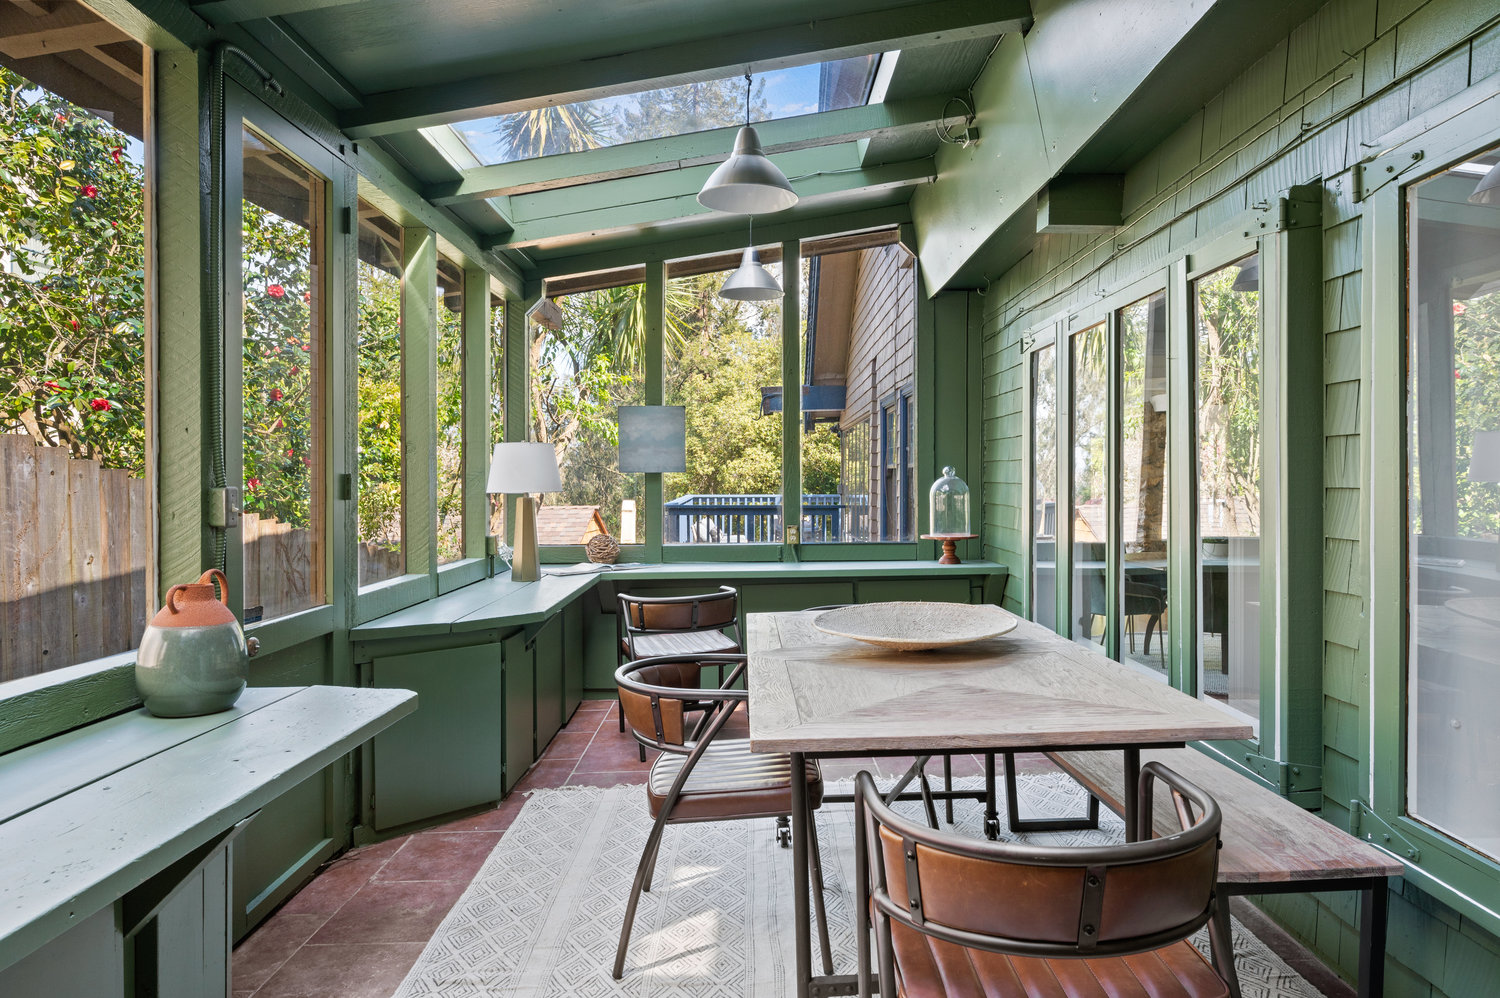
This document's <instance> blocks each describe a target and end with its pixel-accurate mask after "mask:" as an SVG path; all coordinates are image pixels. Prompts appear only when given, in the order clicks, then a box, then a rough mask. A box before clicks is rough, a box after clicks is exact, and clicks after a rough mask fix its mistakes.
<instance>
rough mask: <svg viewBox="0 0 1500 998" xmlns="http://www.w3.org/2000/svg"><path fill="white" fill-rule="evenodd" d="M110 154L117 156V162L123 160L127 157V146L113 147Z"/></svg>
mask: <svg viewBox="0 0 1500 998" xmlns="http://www.w3.org/2000/svg"><path fill="white" fill-rule="evenodd" d="M109 154H110V155H111V156H113V157H114V158H115V162H116V163H118V162H120V160H122V159H124V158H125V147H124V146H115V147H114V148H113V149H111V150H110V151H109Z"/></svg>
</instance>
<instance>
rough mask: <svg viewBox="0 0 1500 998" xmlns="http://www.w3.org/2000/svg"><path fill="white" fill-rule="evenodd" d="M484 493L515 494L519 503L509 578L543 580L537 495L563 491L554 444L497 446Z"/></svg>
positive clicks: (491, 459)
mask: <svg viewBox="0 0 1500 998" xmlns="http://www.w3.org/2000/svg"><path fill="white" fill-rule="evenodd" d="M485 491H486V492H488V493H490V494H491V495H496V494H499V493H509V494H514V495H516V496H517V497H518V499H517V502H516V526H515V545H514V547H515V555H514V557H513V558H512V559H511V563H510V577H511V578H512V579H514V580H515V581H516V582H535V581H536V580H538V579H540V578H541V577H542V566H541V563H540V562H539V560H538V558H537V547H536V500H535V499H533V498H532V493H534V492H561V491H562V477H561V476H560V475H559V474H558V471H557V454H556V452H555V451H553V449H552V445H551V444H537V443H508V444H496V445H495V452H494V454H493V455H492V456H491V457H490V479H489V483H488V484H487V485H486V486H485Z"/></svg>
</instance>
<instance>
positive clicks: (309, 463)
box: [302, 457, 312, 468]
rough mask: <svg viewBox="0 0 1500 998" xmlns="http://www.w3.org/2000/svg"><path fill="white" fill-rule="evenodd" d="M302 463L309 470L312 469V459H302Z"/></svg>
mask: <svg viewBox="0 0 1500 998" xmlns="http://www.w3.org/2000/svg"><path fill="white" fill-rule="evenodd" d="M302 463H303V464H305V465H307V466H308V467H309V468H311V467H312V458H310V457H304V458H303V459H302Z"/></svg>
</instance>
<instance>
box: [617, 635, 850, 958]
mask: <svg viewBox="0 0 1500 998" xmlns="http://www.w3.org/2000/svg"><path fill="white" fill-rule="evenodd" d="M677 663H690V664H700V665H717V666H719V671H720V676H721V677H722V678H721V681H720V685H719V688H718V689H716V690H704V689H697V690H692V691H691V693H692V700H689V699H688V698H687V697H686V696H684V693H686V692H688V691H685V690H683V689H682V688H680V687H673V686H655V685H651V684H649V683H643V682H640V681H639V680H637V679H635V678H634V674H635V673H637V672H640V671H641V670H642V669H647V668H650V667H652V666H658V665H669V664H677ZM726 665H732V666H733V668H732V669H731V670H730V672H729V674H728V676H727V677H724V675H723V669H724V666H726ZM744 673H745V656H744V655H659V656H656V657H654V658H643V659H636V660H635V661H632V662H627V663H625V664H624V665H622V666H620V668H618V669H617V670H615V683H616V684H617V685H618V686H619V687H620V688H621V689H623V690H628V691H629V692H631V693H635V694H638V695H641V696H645V697H648V698H649V699H650V703H651V717H652V720H653V722H654V727H655V731H654V732H653V733H652V735H647V734H644V733H642V732H641V731H640V730H639V729H638V728H636V727H635V725H633V724H632V725H631V728H630V731H631V734H632V735H634V736H635V739H636V741H638V742H640V743H641V746H642V750H643V751H644V749H646V748H653V749H656V750H658V751H660V752H670V753H672V754H675V755H682V756H686V759H684V761H683V764H682V767H681V769H680V770H678V773H677V777H676V779H674V780H673V781H672V786H671V788H670V789H669V790H668V791H667V795H666V798H665V799H664V800H663V801H662V805H661V810H660V811H659V812H658V814H657V816H656V822H655V824H653V825H652V827H651V834H650V835H649V836H648V837H647V839H646V847H645V849H644V850H642V852H641V861H640V864H639V865H638V866H637V867H636V871H635V881H634V883H633V884H632V885H631V888H630V902H629V904H628V905H627V906H626V908H625V924H624V925H622V926H621V927H620V943H619V946H618V947H617V948H616V950H615V965H614V970H613V974H614V978H615V980H619V979H620V977H621V976H622V975H623V974H624V973H625V953H626V950H627V949H628V948H629V945H630V932H631V929H632V927H633V926H634V924H635V913H636V908H637V906H638V905H639V903H640V899H641V892H642V891H650V890H651V880H652V878H653V877H654V875H655V872H656V857H657V853H658V852H659V850H660V848H661V840H662V833H663V832H664V831H665V830H666V827H667V825H669V824H686V823H690V822H699V821H738V820H741V819H745V818H778V819H780V818H783V817H784V812H782V811H756V812H745V813H741V814H735V815H733V816H715V817H711V818H677V819H674V818H673V817H672V811H673V809H674V808H675V807H676V806H677V801H678V799H679V798H681V796H682V791H683V788H684V787H685V786H686V785H687V781H688V777H690V776H691V775H692V772H693V769H694V768H695V767H696V766H697V765H698V761H699V760H700V759H702V758H703V755H704V753H705V752H707V750H708V747H709V746H710V745H711V744H712V743H713V741H714V739H715V737H717V736H718V734H719V732H720V731H722V730H723V729H724V725H725V723H726V722H727V721H728V720H729V717H730V715H731V714H733V713H734V711H735V709H736V708H737V707H739V705H740V704H742V703H745V702H746V701H747V700H748V699H749V696H750V694H749V692H748V691H746V690H743V689H735V688H734V685H735V684H736V683H738V682H739V681H740V679H741V678H742V677H743V676H744ZM663 700H675V701H678V702H679V703H681V704H682V705H683V706H684V708H686V706H687V704H688V703H691V702H693V701H698V702H702V701H712V706H713V708H714V709H711V710H709V711H708V712H707V713H705V714H703V715H702V716H701V717H700V718H699V719H698V723H697V724H696V725H695V726H694V728H693V730H692V733H691V734H689V733H688V732H687V731H686V730H684V732H683V741H682V744H678V743H676V742H674V741H671V740H669V739H668V738H667V736H666V732H665V730H664V727H663V724H662V713H661V701H663ZM621 716H622V717H623V716H624V706H623V703H622V705H621ZM806 778H807V777H806V774H805V773H803V772H793V773H792V774H791V779H794V780H796V779H804V780H805V779H806ZM808 817H809V819H810V820H809V821H808V831H809V838H810V840H811V845H812V849H811V851H810V853H809V856H808V866H809V870H810V872H811V874H812V885H813V906H814V910H815V912H816V913H817V919H818V940H819V943H820V945H821V947H822V957H823V967H824V972H825V973H829V974H831V973H833V953H832V948H831V945H830V943H829V939H828V916H827V912H826V911H825V908H824V902H823V866H822V862H821V860H820V858H819V854H818V837H817V835H818V833H817V823H816V821H813V820H811V818H812V816H811V814H809V816H808Z"/></svg>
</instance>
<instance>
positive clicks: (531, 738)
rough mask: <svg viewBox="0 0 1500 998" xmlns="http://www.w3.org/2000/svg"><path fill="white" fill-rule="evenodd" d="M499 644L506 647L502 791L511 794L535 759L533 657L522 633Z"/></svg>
mask: <svg viewBox="0 0 1500 998" xmlns="http://www.w3.org/2000/svg"><path fill="white" fill-rule="evenodd" d="M501 643H502V644H503V645H504V646H505V706H504V717H505V748H504V752H505V756H504V759H505V792H506V793H510V790H511V788H512V787H514V786H515V785H516V783H517V782H518V781H519V780H520V779H521V777H523V776H525V775H526V770H528V769H530V768H531V764H532V762H534V761H535V760H536V654H535V652H534V651H533V650H532V647H531V646H530V644H528V643H527V641H526V635H525V633H524V632H522V633H517V634H513V635H511V636H510V637H508V638H506V639H505V640H504V641H503V642H501Z"/></svg>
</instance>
